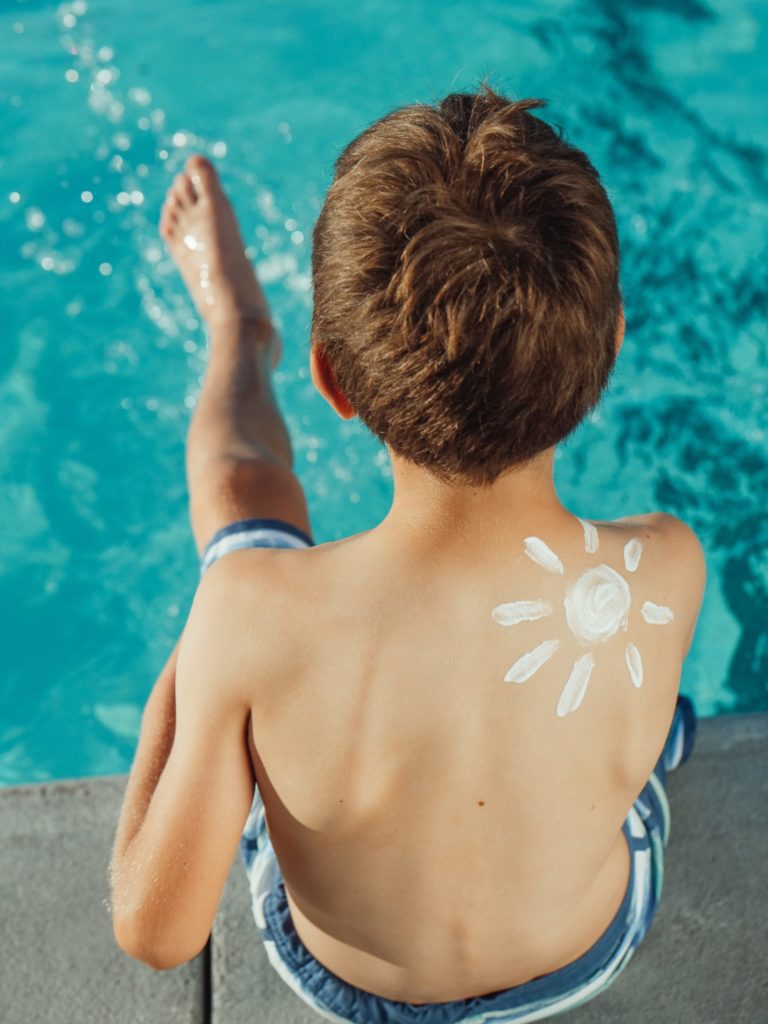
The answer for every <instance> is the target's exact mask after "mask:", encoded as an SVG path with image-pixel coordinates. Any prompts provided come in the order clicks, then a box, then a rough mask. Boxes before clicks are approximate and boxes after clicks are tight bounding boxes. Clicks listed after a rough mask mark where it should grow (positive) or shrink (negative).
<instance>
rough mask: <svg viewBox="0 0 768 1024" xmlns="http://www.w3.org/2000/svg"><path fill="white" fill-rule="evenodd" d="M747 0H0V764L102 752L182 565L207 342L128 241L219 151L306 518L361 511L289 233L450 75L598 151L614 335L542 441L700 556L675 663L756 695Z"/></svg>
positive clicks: (60, 769) (301, 253)
mask: <svg viewBox="0 0 768 1024" xmlns="http://www.w3.org/2000/svg"><path fill="white" fill-rule="evenodd" d="M767 27H768V6H767V5H766V3H764V2H757V0H749V2H738V0H718V2H717V3H704V2H700V0H677V2H673V3H666V2H665V3H661V2H659V0H638V2H635V3H632V4H626V3H623V2H618V0H614V2H608V0H602V2H597V0H595V2H590V3H565V2H559V3H558V2H549V3H539V4H535V5H534V4H530V3H510V2H490V0H478V2H476V3H473V4H471V5H468V4H464V3H450V2H441V3H439V4H438V3H426V2H425V3H419V4H413V3H407V2H404V0H397V2H391V0H390V2H387V3H384V2H373V0H361V2H358V3H356V4H354V5H352V4H347V3H345V2H342V0H323V2H320V0H314V2H311V0H305V2H293V3H292V2H287V0H279V2H276V0H272V2H265V3H260V4H258V5H256V4H253V3H249V2H247V0H226V2H220V3H216V2H202V0H197V2H191V0H186V2H185V3H180V2H178V0H171V2H169V3H164V4H157V3H156V2H155V0H132V2H131V3H130V4H125V3H123V2H122V0H101V2H99V3H93V4H86V3H85V2H78V0H75V2H71V3H65V4H61V5H56V4H50V3H45V2H40V0H38V2H31V0H28V2H18V0H17V2H12V0H8V2H7V3H6V4H5V5H4V6H3V8H2V10H1V11H0V38H1V39H2V46H1V47H0V111H1V113H0V117H1V118H2V122H1V123H2V143H1V144H0V254H1V255H2V260H1V261H0V323H2V326H3V332H2V345H0V460H1V465H2V472H1V473H0V511H1V513H2V527H3V528H2V531H1V532H0V630H1V631H2V636H1V639H2V646H1V648H0V649H1V651H2V655H1V661H0V664H1V665H2V669H1V670H0V784H4V785H8V784H13V783H19V782H32V781H37V780H46V779H54V778H63V777H74V776H82V775H88V774H94V773H97V774H101V773H105V774H106V773H113V772H122V771H126V770H127V769H128V767H129V766H130V761H131V757H132V754H133V750H134V746H135V741H136V736H137V734H138V726H139V717H140V711H141V708H142V706H143V704H144V701H145V699H146V696H147V694H148V692H149V689H150V687H151V685H152V683H153V681H154V678H155V676H156V674H157V672H158V671H159V669H160V668H161V666H162V664H163V662H164V661H165V658H166V657H167V654H168V652H169V651H170V649H171V647H172V645H173V644H174V642H175V640H176V638H177V635H178V632H179V630H180V628H181V626H182V624H183V621H184V617H185V615H186V611H187V609H188V606H189V602H190V600H191V597H192V593H193V590H194V587H195V583H196V578H197V564H196V556H195V550H194V546H193V544H192V539H191V535H190V532H189V527H188V522H187V513H186V494H185V485H184V474H183V451H184V437H185V432H186V428H187V424H188V421H189V416H190V412H191V407H192V406H193V404H194V397H195V394H196V391H197V389H198V386H199V382H200V378H201V374H202V370H203V366H204V361H205V350H204V341H205V340H204V335H203V333H202V331H201V329H200V324H199V323H198V322H197V320H196V318H195V316H194V311H193V308H192V306H191V304H190V301H189V299H188V298H187V296H186V294H185V292H184V289H183V286H182V284H181V280H180V278H179V277H178V276H177V274H176V272H175V270H174V268H173V266H172V265H171V264H170V262H169V260H168V258H167V257H166V255H165V253H164V251H163V247H162V244H161V242H160V239H159V238H158V236H157V232H156V223H157V220H158V216H159V209H160V204H161V202H162V197H163V194H164V191H165V189H166V188H167V186H168V183H169V181H170V178H171V177H172V175H173V174H174V173H175V172H176V170H177V168H179V166H180V165H181V164H182V163H183V161H184V159H185V158H186V156H187V154H188V153H189V152H192V151H195V150H202V151H204V152H207V153H209V154H210V155H211V156H212V157H213V158H214V159H215V160H216V161H217V162H218V164H219V166H220V167H221V169H222V174H223V176H224V179H225V183H226V185H227V186H228V187H229V188H230V189H231V191H232V193H233V195H234V200H235V204H236V208H237V210H238V212H239V214H240V215H241V218H242V220H243V224H244V231H245V235H246V239H247V242H248V244H249V246H250V247H251V252H252V256H253V258H254V260H255V261H256V263H257V267H258V270H259V273H260V275H261V278H262V280H263V281H264V282H265V283H266V287H267V291H268V294H269V298H270V301H271V303H272V306H273V309H274V311H275V313H276V318H277V320H278V323H279V325H280V327H281V329H282V333H283V337H284V339H285V341H286V348H287V352H286V356H285V359H284V362H283V364H282V366H281V368H280V371H279V373H278V374H277V389H278V394H279V397H280V401H281V405H282V408H283V409H284V411H285V414H286V418H287V420H288V423H289V426H290V428H291V430H292V432H293V436H294V438H295V451H296V468H297V472H298V474H299V476H300V477H301V479H302V481H303V482H304V484H305V486H306V489H307V491H308V493H309V497H310V504H311V514H312V523H313V527H314V532H315V535H316V537H317V539H318V540H319V541H324V540H332V539H335V538H338V537H341V536H344V535H346V534H348V533H354V532H357V531H360V530H364V529H367V528H368V527H369V526H371V525H373V524H374V523H375V522H376V521H378V520H379V519H380V518H381V517H383V515H384V514H385V513H386V510H387V507H388V502H389V500H390V496H391V481H390V477H389V474H388V471H387V469H388V467H387V463H386V459H385V458H384V453H383V450H382V449H381V447H380V445H379V444H378V442H376V441H375V440H374V439H373V438H372V437H371V436H370V435H368V434H367V432H366V431H365V430H364V429H363V428H362V427H361V426H360V424H359V423H358V422H356V421H352V422H350V423H343V422H342V421H340V420H338V419H336V418H335V417H334V416H333V414H332V413H331V411H330V410H329V409H328V408H327V406H326V405H325V403H324V402H323V401H322V400H321V399H320V398H319V396H317V395H316V394H315V393H314V390H313V387H312V385H311V382H310V379H309V374H308V369H307V354H308V340H307V339H308V329H309V319H310V301H311V292H310V278H309V247H308V243H309V239H310V233H311V228H312V224H313V222H314V219H315V217H316V215H317V212H318V210H319V207H320V203H321V201H322V197H323V195H324V192H325V190H326V188H327V186H328V183H329V180H330V171H331V166H332V162H333V159H334V158H335V156H336V154H337V152H338V150H339V148H340V147H341V146H342V145H343V144H345V143H346V142H347V141H348V140H349V139H350V138H352V136H353V135H355V134H357V133H358V132H359V131H360V130H361V129H362V128H363V127H364V126H365V125H367V124H368V123H370V121H372V120H373V119H374V118H376V117H378V116H380V115H381V114H382V113H384V112H385V111H387V110H389V109H391V108H393V107H395V106H399V105H402V104H404V103H408V102H414V101H416V100H426V101H429V100H432V99H435V98H438V97H440V96H442V95H444V94H445V93H446V92H449V91H452V90H457V89H465V88H467V89H472V88H474V87H475V86H476V85H477V83H478V82H479V80H480V79H481V78H482V77H483V75H485V74H488V75H489V76H490V80H491V83H492V84H493V85H495V86H496V87H497V88H499V89H502V90H506V91H508V92H509V93H511V94H513V95H515V96H518V97H520V96H527V95H531V96H543V97H545V98H547V99H549V100H550V106H549V107H548V108H545V110H544V112H543V116H544V117H545V118H547V119H548V120H550V121H551V122H553V123H557V124H561V125H563V126H564V127H565V129H566V131H567V133H568V135H569V137H570V138H571V139H572V141H574V142H575V143H576V144H577V145H579V146H581V147H583V148H584V149H586V151H587V152H588V153H589V154H590V155H591V157H592V159H593V161H594V162H595V163H596V165H597V167H598V168H599V169H600V171H601V173H602V174H603V177H604V180H605V182H606V185H607V187H608V190H609V192H610V194H611V198H612V200H613V202H614V205H615V208H616V212H617V217H618V220H619V227H620V232H621V238H622V246H623V289H624V293H625V297H626V303H627V321H628V327H627V339H626V342H625V345H624V348H623V351H622V355H621V359H620V362H619V366H618V369H617V371H616V374H615V376H614V380H613V383H612V386H611V388H610V390H609V392H608V393H607V394H606V396H605V398H604V401H603V402H602V404H601V406H600V408H599V410H598V411H597V413H596V414H595V415H594V416H593V417H591V419H590V420H589V421H588V422H586V423H585V424H584V425H583V427H582V428H581V429H580V431H579V432H578V434H577V435H576V436H575V437H574V438H573V439H571V440H570V441H569V442H568V443H567V444H566V445H564V446H563V447H562V449H561V451H560V452H559V457H558V460H557V464H556V467H557V483H558V486H559V489H560V492H561V495H562V497H563V499H564V500H565V501H566V503H568V504H569V505H570V507H571V508H572V509H573V511H575V512H576V513H577V514H580V515H583V516H594V517H595V518H607V517H611V516H615V515H625V514H628V513H630V512H645V511H649V510H652V509H664V510H666V511H669V512H673V513H675V514H676V515H679V516H682V517H683V518H684V519H686V520H687V521H688V522H689V523H690V524H691V525H692V526H693V527H694V528H695V529H696V530H697V532H698V533H699V535H700V537H701V538H702V541H703V543H704V545H705V547H706V550H707V555H708V562H709V579H708V585H707V592H706V597H705V603H704V610H703V613H702V618H701V621H700V626H699V630H698V634H697V636H696V639H695V641H694V646H693V649H692V652H691V655H690V657H689V659H688V661H687V662H686V665H685V669H684V678H683V686H684V689H686V690H687V691H688V692H690V693H692V694H693V695H694V697H695V699H696V701H697V704H698V707H699V710H700V711H701V712H702V713H705V714H712V713H721V712H728V711H735V710H746V709H766V708H768V691H767V690H766V679H767V678H768V633H767V632H766V630H767V628H768V627H767V623H768V529H767V528H766V515H765V510H766V508H768V455H767V450H766V433H765V432H766V428H767V427H768V421H767V417H766V411H765V410H766V385H767V384H768V342H767V340H766V301H765V297H766V272H765V267H766V266H768V258H766V227H767V226H768V181H767V172H768V164H767V161H766V147H767V146H768V74H766V70H765V69H766V68H767V67H768V59H766V58H767V57H768V52H767V51H768V47H767V46H766V29H767Z"/></svg>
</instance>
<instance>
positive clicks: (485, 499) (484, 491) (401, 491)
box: [379, 448, 571, 546]
mask: <svg viewBox="0 0 768 1024" xmlns="http://www.w3.org/2000/svg"><path fill="white" fill-rule="evenodd" d="M554 453H555V449H554V448H550V449H547V450H546V451H545V452H542V453H541V454H540V455H539V456H537V458H536V459H535V460H534V461H533V462H532V463H530V464H528V465H526V466H522V467H515V468H513V469H511V470H508V471H507V472H506V473H504V474H503V475H502V476H500V477H499V478H498V479H497V480H496V481H495V482H494V483H493V484H492V485H491V486H489V487H479V486H476V487H473V486H471V485H451V484H447V483H444V482H443V481H441V480H439V479H438V478H437V477H436V476H435V475H434V474H432V473H430V472H429V471H427V470H425V469H423V468H422V467H420V466H417V465H415V464H414V463H412V462H408V461H406V460H405V459H402V458H400V457H398V456H397V455H395V454H394V453H393V452H392V451H391V450H390V458H391V462H392V475H393V479H394V485H395V493H394V498H393V501H392V506H391V508H390V510H389V513H388V514H387V516H386V518H385V519H384V520H383V521H382V523H381V524H380V527H379V528H380V529H381V528H384V529H385V530H386V531H387V532H388V533H392V534H394V533H397V534H399V535H400V539H402V540H404V541H409V540H410V541H413V542H415V544H416V545H417V546H420V540H421V539H423V540H424V541H425V542H426V544H427V545H429V544H430V542H431V541H433V540H435V539H437V540H438V541H439V542H446V541H447V542H451V541H452V540H454V539H455V540H459V539H462V540H464V541H469V542H473V541H476V542H479V543H482V541H483V540H484V538H486V537H493V536H498V535H499V531H500V530H502V531H503V530H504V529H509V528H512V527H514V524H516V523H517V524H519V526H520V528H521V529H524V530H533V529H537V528H538V529H541V527H542V526H543V525H544V524H545V523H550V522H554V521H563V520H564V519H567V518H570V517H571V513H569V512H568V510H567V509H566V508H565V507H564V506H563V504H562V503H561V502H560V499H559V498H558V495H557V491H556V490H555V483H554V473H553V464H554Z"/></svg>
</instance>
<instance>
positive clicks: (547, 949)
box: [209, 507, 705, 1002]
mask: <svg viewBox="0 0 768 1024" xmlns="http://www.w3.org/2000/svg"><path fill="white" fill-rule="evenodd" d="M593 526H594V528H595V529H596V532H595V530H594V529H591V528H590V527H589V525H588V524H587V525H585V524H584V523H583V522H582V521H580V520H579V519H578V518H576V517H575V516H573V515H571V514H570V513H568V512H567V510H565V509H564V508H562V507H560V508H557V509H551V508H548V509H546V510H544V509H541V508H540V509H535V510H534V509H532V510H531V511H530V512H529V513H523V514H522V515H520V514H518V515H516V516H514V517H513V516H509V517H508V519H507V520H505V521H501V522H496V523H489V524H487V526H485V527H484V528H483V529H482V530H478V531H476V533H475V534H474V535H472V534H471V532H470V533H467V532H465V533H463V534H461V535H460V536H459V535H458V532H457V531H454V532H453V533H452V532H451V531H450V530H449V531H442V533H443V535H441V530H440V529H435V530H434V531H432V532H431V533H428V532H426V531H424V532H422V533H420V534H419V533H417V532H416V531H415V530H413V529H410V528H405V527H404V526H403V520H402V519H398V520H392V521H391V522H390V521H389V520H385V521H384V522H383V523H382V524H380V525H379V526H378V527H376V528H375V529H373V530H370V531H367V532H366V533H362V534H358V535H355V536H353V537H350V538H347V539H345V540H343V541H339V542H335V543H329V544H322V545H319V546H318V547H316V548H311V549H307V550H302V551H290V550H264V549H250V550H245V551H239V552H234V553H232V554H230V555H229V556H228V557H227V558H224V559H222V560H221V561H220V562H219V563H217V564H216V565H215V566H213V567H211V569H210V570H209V574H210V575H211V576H213V574H217V575H218V578H219V580H220V584H221V587H222V593H224V592H226V595H227V602H226V609H225V608H224V607H222V618H224V617H226V619H227V635H228V636H230V637H231V636H237V637H239V638H241V642H239V641H238V643H237V644H236V645H235V647H234V649H233V648H232V645H231V644H230V647H229V653H230V656H231V658H232V659H233V660H234V661H235V662H236V663H237V665H238V677H239V678H242V680H243V686H244V687H245V688H246V689H247V692H248V700H249V703H250V705H251V708H252V721H251V735H250V749H251V758H252V762H253V766H254V771H255V776H256V780H257V782H258V785H259V789H260V792H261V795H262V798H263V800H264V803H265V807H266V813H267V821H268V825H269V830H270V836H271V839H272V843H273V845H274V847H275V851H276V853H277V856H278V858H279V861H280V865H281V867H282V870H283V875H284V879H285V885H286V893H287V896H288V900H289V905H290V909H291V916H292V918H293V921H294V924H295V927H296V931H297V933H298V935H299V937H300V938H301V940H302V941H303V942H304V944H305V945H306V946H307V948H308V949H309V951H310V952H311V953H312V954H313V955H314V956H315V957H316V958H317V959H318V960H319V961H321V962H322V963H323V964H325V966H326V967H327V968H329V969H330V970H331V971H333V972H334V973H335V974H337V975H339V976H340V977H341V978H343V979H344V980H346V981H348V982H349V983H350V984H353V985H357V986H358V987H360V988H364V989H366V990H368V991H370V992H373V993H376V994H379V995H382V996H385V997H388V998H390V999H397V1000H405V1001H408V1002H427V1001H430V1002H437V1001H446V1000H451V999H463V998H467V997H469V996H471V995H476V994H482V993H487V992H491V991H496V990H500V989H503V988H506V987H509V986H513V985H516V984H520V983H523V982H525V981H527V980H529V979H531V978H533V977H536V976H538V975H541V974H545V973H547V972H550V971H552V970H555V969H557V968H559V967H561V966H564V965H565V964H567V963H570V962H571V961H573V960H574V959H576V958H577V957H578V956H580V955H581V954H582V953H584V952H585V951H586V950H587V949H588V948H589V947H590V946H591V945H592V944H593V943H594V942H595V941H596V940H597V939H598V937H599V936H600V935H601V934H602V933H603V932H604V931H605V929H606V927H607V926H608V924H609V923H610V921H611V920H612V918H613V917H614V915H615V913H616V911H617V910H618V908H619V906H620V904H621V901H622V898H623V896H624V893H625V891H626V888H627V881H628V875H629V854H628V849H627V846H626V841H625V839H624V835H623V833H622V831H621V826H622V823H623V822H624V819H625V817H626V815H627V812H628V810H629V807H630V805H631V803H632V801H633V800H634V799H635V797H636V796H637V794H638V793H639V791H640V790H641V789H642V787H643V785H644V784H645V782H646V781H647V779H648V776H649V775H650V773H651V771H652V770H653V768H654V765H655V763H656V761H657V759H658V757H659V754H660V752H661V748H662V746H663V743H664V739H665V737H666V735H667V730H668V728H669V725H670V722H671V719H672V714H673V711H674V707H675V700H676V697H677V692H678V684H679V677H680V668H681V664H682V660H683V658H684V656H685V654H686V653H687V649H688V647H689V645H690V640H691V634H692V631H693V627H694V624H695V620H696V616H697V613H698V610H699V606H700V603H701V596H702V593H703V588H704V571H705V570H704V560H703V555H702V552H701V547H700V545H699V543H698V540H697V539H696V537H695V535H694V534H693V533H692V531H691V530H690V529H689V528H688V527H687V526H686V525H685V524H684V523H682V522H681V521H680V520H677V519H675V518H674V517H672V516H668V515H664V514H653V515H648V516H639V517H636V518H633V519H624V520H619V521H616V522H612V523H611V522H599V521H593ZM448 534H451V535H450V536H449V535H448ZM531 537H535V538H537V540H538V542H539V543H538V544H537V543H536V542H531V541H530V538H531ZM526 538H529V540H528V543H526ZM630 542H633V543H630ZM595 544H597V548H596V549H595ZM628 544H629V547H627V545H628ZM544 545H546V549H545V547H544ZM547 549H548V551H549V553H547ZM588 549H589V550H588ZM550 555H555V556H556V558H557V560H559V562H560V564H561V566H562V571H559V570H558V569H557V565H556V563H553V562H552V560H551V558H550ZM601 566H602V567H606V566H607V567H608V568H607V570H606V569H605V568H602V569H599V571H598V572H597V573H595V572H591V573H590V575H588V576H586V577H585V575H584V574H585V573H588V572H589V571H590V570H597V569H598V567H601ZM633 566H634V567H633ZM616 575H618V577H620V579H621V580H623V581H624V582H623V584H622V583H620V582H618V583H617V582H616V579H615V577H616ZM579 581H581V582H579ZM601 587H602V589H600V588H601ZM596 588H597V589H596ZM566 598H567V600H566ZM627 598H629V604H627ZM585 601H586V603H585ZM519 602H524V603H523V604H519ZM590 602H591V604H590ZM612 602H613V603H612ZM622 602H623V603H622ZM646 602H649V603H650V604H646ZM503 606H509V607H508V608H507V609H506V611H504V610H503ZM500 607H501V609H502V610H500V611H497V613H496V615H495V616H494V615H493V614H492V612H493V610H494V609H499V608H500ZM659 608H662V609H669V610H670V611H671V613H672V617H671V618H670V616H669V614H668V613H666V612H664V611H655V612H654V609H659ZM590 616H591V617H590ZM518 620H519V621H518ZM654 620H658V621H654ZM667 620H668V621H667ZM505 622H507V623H508V624H506V625H505V624H504V623H505ZM213 628H214V629H215V628H216V626H215V624H214V625H213ZM590 629H592V634H591V639H590V633H589V630H590ZM601 630H602V637H603V638H599V637H600V635H601V634H600V631H601ZM611 631H612V632H611ZM608 634H610V635H608ZM628 647H630V654H629V655H628V654H627V651H628ZM535 652H538V653H535ZM545 655H548V656H547V657H544V656H545ZM525 656H527V658H526V657H525ZM587 656H589V657H587ZM521 659H523V660H522V661H521ZM537 662H538V663H540V664H539V667H538V668H537V669H536V668H535V665H536V663H537ZM574 666H576V671H575V674H574ZM590 666H591V670H590V671H589V673H588V675H589V678H588V680H587V681H586V689H584V685H585V677H586V675H587V668H589V667H590ZM640 673H641V678H640ZM507 674H508V678H510V681H508V682H505V681H504V679H505V675H507ZM526 675H527V678H524V677H525V676H526ZM515 680H519V681H515ZM569 681H570V682H569ZM638 683H639V685H638ZM566 684H569V685H568V686H567V685H566ZM574 707H575V710H570V709H572V708H574Z"/></svg>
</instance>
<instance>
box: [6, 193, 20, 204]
mask: <svg viewBox="0 0 768 1024" xmlns="http://www.w3.org/2000/svg"><path fill="white" fill-rule="evenodd" d="M8 198H9V199H10V201H11V202H12V203H18V202H20V201H21V193H20V192H11V194H10V195H9V196H8Z"/></svg>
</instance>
